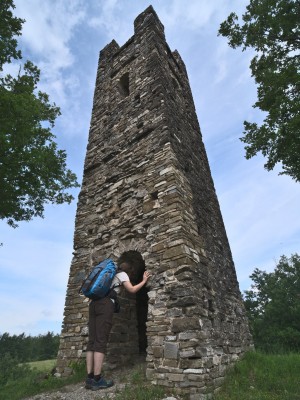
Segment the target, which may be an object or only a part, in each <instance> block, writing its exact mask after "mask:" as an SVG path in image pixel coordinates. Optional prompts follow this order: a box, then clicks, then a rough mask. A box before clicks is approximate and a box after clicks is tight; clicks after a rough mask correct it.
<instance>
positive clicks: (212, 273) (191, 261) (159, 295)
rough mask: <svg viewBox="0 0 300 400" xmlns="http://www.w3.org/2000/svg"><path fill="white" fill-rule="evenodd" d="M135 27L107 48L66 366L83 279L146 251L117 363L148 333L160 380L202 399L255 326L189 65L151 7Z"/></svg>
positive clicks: (62, 356)
mask: <svg viewBox="0 0 300 400" xmlns="http://www.w3.org/2000/svg"><path fill="white" fill-rule="evenodd" d="M134 27H135V31H134V36H133V37H132V38H130V39H129V40H128V42H127V43H125V45H123V46H122V47H119V45H118V44H117V43H116V42H115V41H112V42H111V43H110V44H109V45H107V46H106V47H105V48H104V49H103V50H102V51H101V52H100V59H99V65H98V73H97V80H96V88H95V95H94V104H93V112H92V119H91V128H90V134H89V142H88V146H87V153H86V159H85V165H84V178H83V183H82V189H81V192H80V195H79V200H78V208H77V215H76V222H75V234H74V257H73V260H72V265H71V270H70V278H69V283H68V289H67V296H66V304H65V314H64V323H63V330H62V335H61V344H60V350H59V354H58V368H59V370H60V372H61V373H62V374H63V375H67V374H69V373H70V367H69V363H70V361H75V360H78V359H80V357H82V356H83V355H84V351H85V347H86V341H87V333H88V332H87V319H88V303H87V300H86V299H84V298H83V297H81V296H79V295H78V287H79V286H80V282H81V280H82V279H83V277H84V276H85V275H86V274H87V271H88V270H89V269H90V268H91V266H92V265H93V264H94V263H95V262H96V261H99V260H100V259H102V258H105V257H109V256H112V257H113V258H114V259H116V258H117V257H118V256H119V255H120V254H121V253H122V252H124V251H128V250H135V251H136V252H137V253H138V254H139V255H142V257H143V259H144V261H145V264H146V268H147V270H149V271H150V272H151V273H152V277H151V279H150V281H149V283H148V284H147V290H146V291H145V292H144V293H142V294H141V297H140V298H139V297H137V301H138V307H137V304H136V298H135V296H132V295H128V294H125V293H124V294H123V296H122V299H121V303H122V304H121V308H122V311H121V313H120V314H115V317H114V319H115V320H114V325H113V330H112V333H111V337H110V345H109V351H108V357H107V367H110V368H113V367H116V366H118V365H121V364H126V363H128V362H132V361H133V359H134V357H135V356H136V355H138V354H139V352H140V351H141V345H139V343H141V342H144V341H145V340H147V343H146V344H145V345H144V347H146V345H147V355H146V362H147V377H148V379H149V380H151V381H152V382H153V383H154V384H160V385H166V386H169V387H172V388H175V389H176V390H177V392H179V393H188V394H189V395H190V398H191V399H199V398H201V396H204V394H205V393H207V392H211V391H213V390H215V389H216V388H218V387H219V386H220V385H221V382H222V380H223V377H224V374H225V370H226V369H227V367H228V366H230V365H231V364H232V363H233V362H234V361H236V360H237V359H238V358H239V357H240V356H242V355H243V354H244V352H245V351H247V350H248V349H249V348H250V347H251V345H252V342H251V336H250V333H249V328H248V322H247V318H246V315H245V310H244V307H243V303H242V299H241V295H240V292H239V287H238V282H237V279H236V274H235V268H234V264H233V261H232V256H231V252H230V247H229V244H228V240H227V236H226V231H225V228H224V224H223V220H222V216H221V213H220V208H219V204H218V200H217V197H216V193H215V189H214V185H213V181H212V177H211V173H210V169H209V165H208V161H207V157H206V152H205V148H204V145H203V142H202V138H201V132H200V128H199V124H198V120H197V116H196V112H195V107H194V103H193V98H192V94H191V90H190V87H189V82H188V76H187V72H186V69H185V66H184V63H183V61H182V60H181V58H180V55H179V54H178V52H177V51H175V52H171V50H170V49H169V47H168V45H167V43H166V40H165V36H164V27H163V25H162V24H161V22H160V21H159V19H158V17H157V15H156V13H155V11H154V10H153V8H152V7H151V6H150V7H149V8H148V9H147V10H145V11H144V12H143V13H142V14H140V15H139V16H138V17H137V18H136V20H135V23H134ZM147 300H148V301H147ZM146 320H147V322H146V327H144V325H145V321H146ZM141 321H142V322H141ZM143 321H144V322H143ZM143 334H144V335H145V338H144V339H143V338H142V336H143ZM142 347H143V345H142ZM143 350H145V348H144V349H143ZM199 396H200V397H199Z"/></svg>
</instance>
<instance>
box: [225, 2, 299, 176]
mask: <svg viewBox="0 0 300 400" xmlns="http://www.w3.org/2000/svg"><path fill="white" fill-rule="evenodd" d="M242 20H243V24H241V25H240V24H239V23H238V22H237V21H238V16H237V15H236V13H231V14H230V15H229V16H228V18H227V20H226V21H224V22H223V23H222V24H221V26H220V29H219V34H220V35H222V36H225V37H227V38H228V44H229V46H231V47H232V48H234V49H235V48H237V47H242V49H243V50H246V49H247V48H252V49H254V50H255V52H256V55H255V57H254V58H253V59H252V61H251V64H250V68H251V71H252V76H253V77H254V78H255V81H256V83H257V85H258V88H257V97H258V100H257V102H256V103H255V104H254V107H256V108H259V109H260V110H261V111H263V112H264V113H265V115H266V116H265V119H264V121H263V123H262V125H261V126H258V125H257V124H256V123H253V122H247V121H245V122H244V128H245V131H244V136H243V137H242V138H241V141H242V142H244V143H246V146H245V150H246V158H247V159H249V158H251V157H253V156H254V155H256V154H257V153H259V152H261V153H262V154H263V156H264V157H266V159H267V161H266V163H265V168H266V169H267V170H272V169H273V168H274V166H275V165H276V164H277V163H281V165H282V172H281V173H280V174H286V175H290V176H291V177H292V178H293V179H295V180H296V181H300V159H299V153H300V76H299V73H300V54H299V48H300V23H299V21H300V3H299V1H297V0H268V1H265V0H250V4H249V5H248V6H247V7H246V12H245V14H243V16H242Z"/></svg>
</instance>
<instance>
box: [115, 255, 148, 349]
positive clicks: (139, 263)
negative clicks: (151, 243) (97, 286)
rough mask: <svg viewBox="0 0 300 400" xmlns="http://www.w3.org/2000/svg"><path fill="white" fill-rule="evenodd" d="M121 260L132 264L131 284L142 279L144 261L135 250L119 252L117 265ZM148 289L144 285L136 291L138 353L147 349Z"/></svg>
mask: <svg viewBox="0 0 300 400" xmlns="http://www.w3.org/2000/svg"><path fill="white" fill-rule="evenodd" d="M122 262H128V263H129V264H131V265H132V266H133V273H132V274H131V276H130V279H131V283H132V284H133V285H135V284H137V283H139V282H140V281H141V280H142V279H143V274H144V272H145V261H144V259H143V257H142V255H141V253H139V252H138V251H136V250H128V251H125V252H124V253H122V254H121V256H120V258H119V260H118V265H120V264H121V263H122ZM148 290H149V289H147V288H146V287H145V286H144V287H143V288H142V289H140V290H139V291H138V292H137V293H136V317H137V331H138V341H139V343H138V344H139V352H140V354H146V349H147V333H146V322H147V316H148V294H147V293H148Z"/></svg>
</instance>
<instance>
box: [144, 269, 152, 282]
mask: <svg viewBox="0 0 300 400" xmlns="http://www.w3.org/2000/svg"><path fill="white" fill-rule="evenodd" d="M150 276H151V275H150V274H149V272H148V271H145V272H144V275H143V281H144V282H147V280H148V279H149V278H150Z"/></svg>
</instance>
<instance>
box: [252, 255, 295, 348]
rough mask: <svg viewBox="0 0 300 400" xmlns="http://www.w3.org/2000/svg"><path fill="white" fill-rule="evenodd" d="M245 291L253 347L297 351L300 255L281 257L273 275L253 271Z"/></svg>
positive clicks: (256, 270)
mask: <svg viewBox="0 0 300 400" xmlns="http://www.w3.org/2000/svg"><path fill="white" fill-rule="evenodd" d="M250 278H251V279H252V280H253V282H254V283H253V285H252V286H251V290H248V291H246V292H245V305H246V309H247V311H248V315H249V320H250V325H251V327H252V332H253V337H254V342H255V345H256V347H258V348H261V349H264V350H278V349H280V350H296V351H299V350H300V256H299V255H298V254H294V255H292V256H291V257H290V258H287V257H286V256H281V258H280V260H279V262H278V264H277V266H276V268H275V270H274V272H270V273H267V272H265V271H261V270H259V269H255V270H254V272H253V274H252V275H251V276H250Z"/></svg>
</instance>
